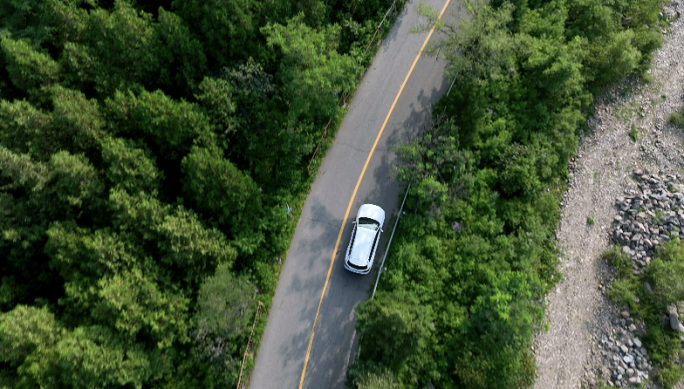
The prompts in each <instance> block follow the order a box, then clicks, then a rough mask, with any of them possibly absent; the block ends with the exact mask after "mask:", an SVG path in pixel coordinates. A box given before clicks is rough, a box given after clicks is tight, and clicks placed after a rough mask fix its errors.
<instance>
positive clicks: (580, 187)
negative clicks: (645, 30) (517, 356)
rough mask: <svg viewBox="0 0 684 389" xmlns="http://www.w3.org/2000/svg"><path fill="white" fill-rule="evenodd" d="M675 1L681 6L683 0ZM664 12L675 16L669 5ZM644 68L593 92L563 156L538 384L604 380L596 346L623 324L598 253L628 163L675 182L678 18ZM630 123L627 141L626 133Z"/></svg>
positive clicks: (680, 142) (683, 58)
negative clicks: (579, 131) (557, 274)
mask: <svg viewBox="0 0 684 389" xmlns="http://www.w3.org/2000/svg"><path fill="white" fill-rule="evenodd" d="M678 1H679V4H678V6H679V9H680V11H684V1H683V0H678ZM665 12H667V13H669V14H674V13H675V12H676V3H672V4H670V5H668V6H667V7H666V10H665ZM649 73H650V75H651V76H652V78H653V80H652V82H650V83H648V84H640V83H638V82H636V81H635V80H627V81H625V82H623V83H622V84H621V85H619V86H617V87H615V88H614V89H613V90H610V91H609V92H607V93H606V94H605V95H604V96H599V97H597V98H596V101H595V104H594V110H595V111H594V116H593V117H591V118H590V119H589V127H590V129H591V131H590V133H589V134H588V135H586V136H585V137H583V138H582V139H581V141H580V146H579V148H578V151H577V156H576V158H575V160H574V161H573V162H571V164H570V171H571V172H572V175H573V176H572V178H571V180H570V182H569V185H568V191H567V193H566V195H565V197H564V199H563V204H562V205H563V206H562V208H563V210H562V212H563V216H562V219H561V224H560V226H559V229H558V232H557V236H558V241H559V246H560V248H561V250H562V253H563V254H562V257H561V264H560V270H561V272H562V273H563V281H562V282H560V283H559V284H558V285H557V287H556V288H555V289H554V290H553V291H551V292H550V293H549V295H548V296H547V303H548V305H549V308H548V311H547V320H548V321H549V330H548V331H547V332H545V333H541V334H539V335H538V336H537V337H536V339H535V342H534V350H533V351H534V353H535V359H536V362H537V366H538V368H539V370H538V374H539V377H538V379H537V383H536V385H535V388H537V389H550V388H572V389H576V388H581V387H583V385H584V387H587V388H592V387H597V386H599V385H602V384H606V383H607V382H608V380H610V379H611V374H612V369H611V366H610V365H609V364H608V362H607V358H606V357H605V355H604V350H605V346H602V347H599V345H601V340H602V339H605V338H607V337H608V338H614V337H615V334H616V333H620V332H621V331H624V329H620V328H623V327H625V322H624V321H623V322H621V321H620V319H625V318H624V317H623V316H622V315H621V312H622V311H624V307H618V306H616V305H615V304H613V303H612V302H611V301H610V300H609V298H608V296H607V295H606V293H605V291H606V289H607V286H608V285H610V283H611V282H612V269H611V268H610V267H609V266H608V265H607V264H605V263H604V262H603V261H602V260H601V259H600V256H601V253H602V252H603V251H604V250H606V249H607V248H608V247H609V245H610V244H611V243H610V240H609V234H610V233H611V232H612V231H613V224H612V222H613V219H614V217H615V216H616V215H617V214H618V209H616V208H615V201H616V199H617V198H620V197H625V196H628V195H629V191H630V190H632V191H636V190H637V189H638V188H637V184H638V180H637V179H636V178H635V176H634V174H633V172H634V170H635V169H643V170H646V171H648V172H649V173H653V174H657V175H660V176H663V177H664V176H665V175H667V174H673V175H677V176H678V177H679V180H678V182H679V183H684V155H683V153H684V135H683V134H684V132H683V131H682V129H680V128H677V127H675V126H673V125H672V124H670V123H669V122H668V120H669V118H670V115H671V114H672V112H674V111H676V110H678V109H680V108H681V107H682V105H683V104H684V20H682V19H681V18H680V19H678V20H676V21H674V22H673V23H672V25H671V26H670V27H669V29H668V31H667V34H666V35H665V40H664V44H663V47H662V48H661V49H659V50H658V51H656V52H655V53H654V59H653V63H652V70H651V71H650V72H649ZM633 129H634V130H636V134H637V140H636V141H634V140H633V139H632V138H631V137H630V134H629V133H630V131H632V130H633ZM588 218H591V219H592V220H593V224H591V223H589V222H588ZM628 321H629V320H628ZM634 324H635V326H636V327H638V326H639V323H638V322H635V323H634ZM627 326H628V325H627ZM639 331H640V329H639V328H637V329H636V330H635V332H634V334H638V332H639ZM635 336H636V335H635ZM678 387H681V388H684V385H683V384H682V383H680V385H679V386H678Z"/></svg>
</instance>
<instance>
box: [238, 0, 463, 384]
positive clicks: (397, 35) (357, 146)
mask: <svg viewBox="0 0 684 389" xmlns="http://www.w3.org/2000/svg"><path fill="white" fill-rule="evenodd" d="M446 1H447V0H424V1H423V2H424V3H425V4H426V5H432V6H433V8H434V9H435V10H437V11H440V10H441V9H442V8H443V7H444V5H445V4H446ZM417 2H418V1H417V0H412V1H409V2H408V3H407V4H406V6H405V7H404V11H403V12H402V14H401V15H400V17H399V18H398V20H397V21H396V22H395V24H394V26H393V27H392V30H391V31H390V33H389V35H388V36H387V38H386V39H385V40H384V42H383V44H382V46H381V48H380V50H379V51H378V53H377V55H376V57H375V59H374V61H373V64H372V66H371V67H370V68H369V70H368V71H367V72H366V74H365V75H364V77H363V81H362V83H361V85H360V86H359V88H358V89H357V91H356V93H355V95H354V96H353V99H352V100H351V103H350V106H349V109H348V111H347V114H346V116H345V118H344V120H343V122H342V125H341V127H340V129H339V130H338V132H337V135H336V138H335V140H334V143H333V145H332V147H331V148H330V149H329V150H328V152H327V155H326V156H325V159H324V160H323V163H322V165H321V167H320V169H319V172H318V176H317V177H316V180H315V182H314V184H313V186H312V190H311V193H310V194H309V196H308V198H307V200H306V203H305V204H304V209H303V213H302V216H301V218H300V220H299V224H298V225H297V229H296V232H295V235H294V237H293V240H292V244H291V246H290V250H289V251H288V254H287V259H286V260H285V263H284V265H283V269H282V272H281V275H280V280H279V283H278V288H277V291H276V294H275V298H274V300H273V305H272V307H271V310H270V312H269V317H268V322H267V326H266V331H265V333H264V336H263V339H262V342H261V346H260V347H259V350H258V352H257V359H256V367H255V369H254V372H253V375H252V379H251V384H250V387H251V389H283V388H287V389H291V388H298V387H299V384H300V379H301V376H302V370H303V367H304V362H305V358H306V354H307V349H308V346H309V339H310V337H311V335H312V327H313V324H314V320H315V318H316V313H317V310H318V306H319V301H320V300H321V293H322V291H323V287H324V285H325V283H326V276H327V275H328V269H329V268H330V263H331V259H332V256H333V251H334V248H335V243H336V241H337V237H338V234H339V231H340V227H341V226H342V223H343V219H344V216H345V212H346V210H347V207H348V205H349V202H350V200H351V198H352V195H353V192H354V188H355V186H356V183H357V181H358V179H359V176H360V175H361V172H362V170H363V167H364V164H365V163H366V160H367V158H368V155H369V153H370V151H371V148H372V146H373V143H374V142H375V140H376V137H377V135H378V133H379V132H380V129H381V127H382V125H383V122H384V121H385V118H386V117H387V114H388V112H389V111H390V108H391V106H392V103H393V102H394V99H395V98H396V96H397V93H398V92H399V90H400V88H401V85H402V83H403V82H404V80H405V78H406V76H407V74H408V73H409V70H410V68H411V65H412V64H413V62H414V60H415V59H416V56H417V54H418V52H419V51H420V48H421V46H422V45H423V42H424V41H425V39H426V37H427V36H428V33H427V32H425V33H420V34H418V33H411V32H410V28H412V27H416V26H418V25H419V24H420V23H421V22H422V20H421V19H420V18H419V17H418V15H417V14H416V11H415V5H416V4H417ZM457 7H458V4H457V1H456V0H451V3H450V4H449V6H448V8H447V10H446V12H445V15H444V17H448V14H449V13H450V12H453V11H454V10H455V9H456V8H457ZM431 39H439V37H438V36H437V35H436V33H435V34H433V36H432V38H431ZM444 66H445V63H444V62H443V61H437V60H435V59H434V58H432V57H426V56H421V57H420V58H419V60H418V62H417V63H416V65H415V68H414V69H413V72H412V73H411V76H410V78H409V79H408V81H407V82H406V85H405V87H404V89H403V92H402V93H401V95H400V97H399V99H398V100H397V103H396V105H395V107H394V110H393V111H392V114H391V116H390V117H389V120H388V122H387V125H386V127H385V129H384V131H383V133H382V136H381V138H380V139H379V142H378V144H377V146H376V148H375V150H374V152H373V155H372V157H371V159H370V161H369V163H368V166H367V169H366V171H365V174H364V176H363V179H362V181H361V183H360V185H359V188H358V191H357V193H356V196H355V198H354V201H353V203H352V206H351V210H350V213H349V217H348V219H347V221H346V223H345V226H344V230H343V233H342V239H341V241H340V242H339V245H338V247H337V252H336V253H335V262H334V264H333V267H332V269H331V272H330V278H329V281H328V284H327V290H326V293H325V297H324V298H323V302H322V304H321V308H320V312H319V315H318V322H317V325H316V331H315V336H314V338H313V343H312V347H311V352H310V354H309V359H308V363H307V367H306V373H305V376H304V381H303V385H302V387H303V388H310V389H323V388H326V389H327V388H344V380H345V374H346V370H347V367H348V365H349V364H350V363H351V362H352V361H353V358H354V353H355V351H356V348H357V344H356V343H357V341H358V339H357V338H358V336H357V334H356V332H355V330H354V325H355V319H354V306H355V305H356V304H358V303H360V302H362V301H365V300H367V299H368V298H369V290H370V289H371V288H372V287H373V284H374V282H375V277H376V275H377V268H378V267H379V264H380V260H381V259H382V256H383V254H384V249H385V247H386V245H387V241H388V239H389V236H390V233H391V230H392V225H391V224H390V223H391V215H392V214H393V213H396V212H397V211H398V208H399V205H400V202H401V195H402V193H401V192H402V189H403V188H402V186H401V185H400V184H399V183H398V182H397V180H396V177H394V176H393V175H391V167H392V164H393V163H394V162H395V155H394V153H393V152H392V151H391V149H392V147H394V146H396V145H398V144H399V143H401V142H402V141H404V140H406V139H408V138H410V137H411V135H412V134H414V133H415V132H416V131H417V130H418V129H419V128H420V126H421V125H423V124H424V123H425V122H426V119H427V118H429V116H430V107H431V106H432V104H433V103H435V102H436V101H437V100H438V99H439V98H440V97H441V96H442V95H443V94H444V93H446V91H447V89H448V88H449V84H450V82H451V80H445V79H443V77H442V75H443V72H444ZM364 203H372V204H376V205H379V206H380V207H382V208H383V209H384V210H385V211H386V212H387V217H386V221H385V226H384V230H385V232H384V234H383V237H382V240H381V242H380V246H379V247H378V251H377V253H376V260H375V269H374V270H373V271H372V272H371V274H370V275H366V276H360V275H356V274H352V273H350V272H349V271H347V270H345V269H344V266H343V253H344V251H345V250H346V248H347V245H348V243H349V239H350V234H351V226H352V224H351V221H352V220H353V219H354V217H355V216H356V211H357V210H358V208H359V206H361V205H362V204H364ZM390 250H391V248H390Z"/></svg>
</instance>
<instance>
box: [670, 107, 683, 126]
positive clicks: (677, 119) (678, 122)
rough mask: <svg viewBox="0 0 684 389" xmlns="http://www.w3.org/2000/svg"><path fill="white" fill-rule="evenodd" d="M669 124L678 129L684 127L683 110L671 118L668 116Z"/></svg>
mask: <svg viewBox="0 0 684 389" xmlns="http://www.w3.org/2000/svg"><path fill="white" fill-rule="evenodd" d="M670 122H672V123H673V124H675V125H677V126H679V127H684V108H682V109H681V110H679V112H674V113H673V114H672V116H670Z"/></svg>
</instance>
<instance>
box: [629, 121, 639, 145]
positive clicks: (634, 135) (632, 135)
mask: <svg viewBox="0 0 684 389" xmlns="http://www.w3.org/2000/svg"><path fill="white" fill-rule="evenodd" d="M629 137H630V138H631V139H632V141H633V142H636V141H638V140H639V131H637V129H636V126H635V125H634V124H632V129H631V130H629Z"/></svg>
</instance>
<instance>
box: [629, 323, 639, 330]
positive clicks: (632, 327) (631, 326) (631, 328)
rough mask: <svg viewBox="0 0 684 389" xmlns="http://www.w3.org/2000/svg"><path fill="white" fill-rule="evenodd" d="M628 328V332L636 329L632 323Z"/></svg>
mask: <svg viewBox="0 0 684 389" xmlns="http://www.w3.org/2000/svg"><path fill="white" fill-rule="evenodd" d="M628 329H629V330H630V332H634V331H636V330H637V328H636V326H635V325H634V324H630V325H629V328H628Z"/></svg>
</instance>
